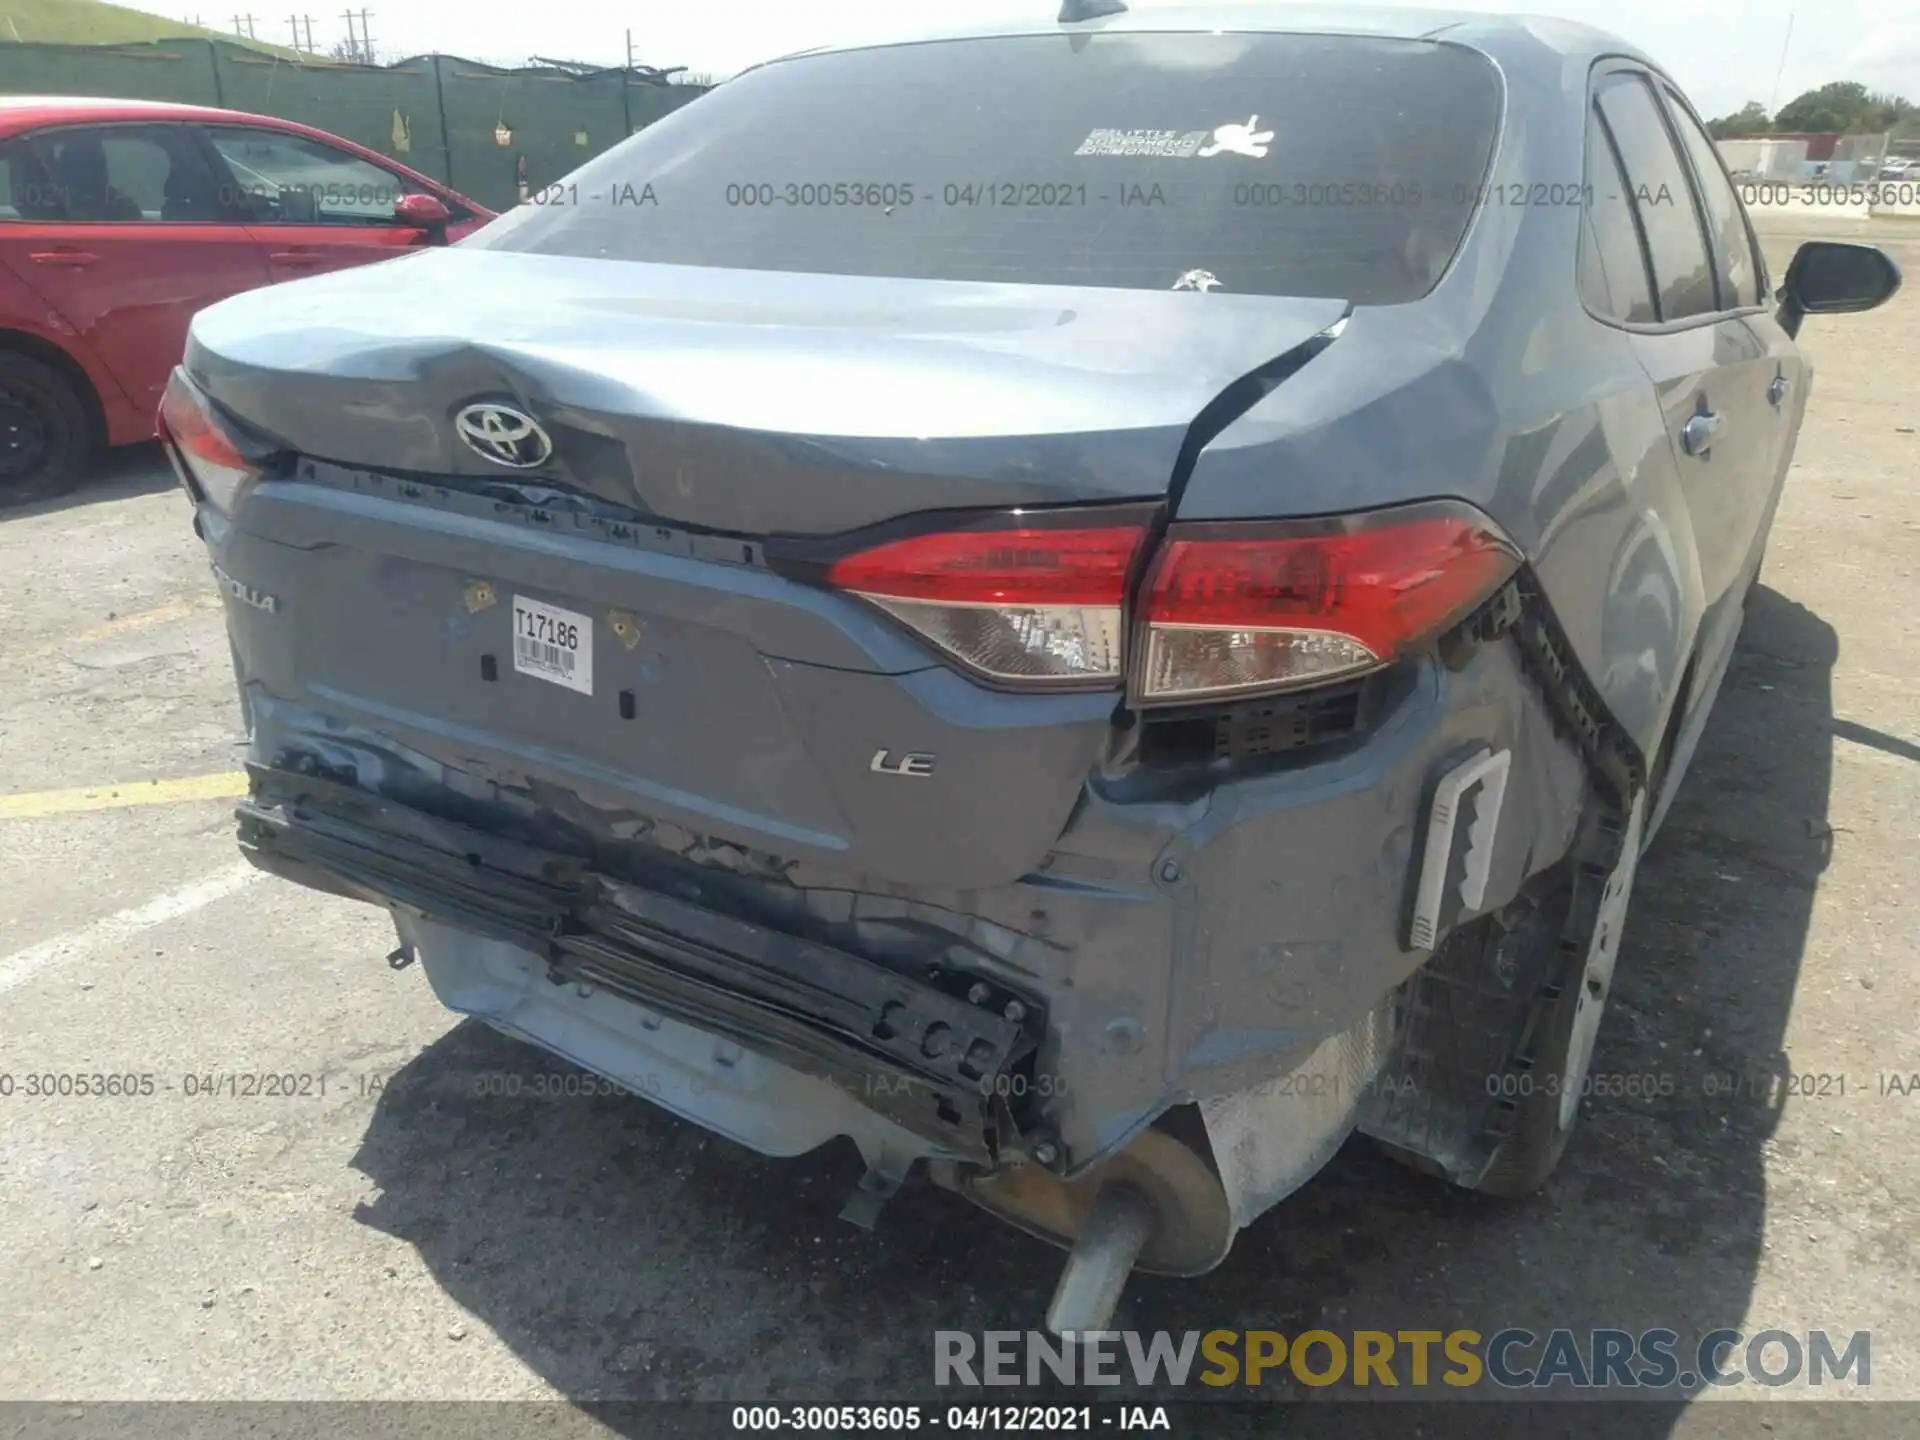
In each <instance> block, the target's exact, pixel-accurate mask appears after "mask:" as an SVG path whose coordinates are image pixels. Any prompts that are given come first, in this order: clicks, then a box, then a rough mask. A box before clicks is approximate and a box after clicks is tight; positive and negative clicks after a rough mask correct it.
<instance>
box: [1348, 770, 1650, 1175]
mask: <svg viewBox="0 0 1920 1440" xmlns="http://www.w3.org/2000/svg"><path fill="white" fill-rule="evenodd" d="M1645 806H1646V800H1645V794H1644V792H1642V794H1641V795H1640V796H1639V797H1637V798H1636V799H1635V801H1634V805H1633V810H1632V812H1631V814H1630V815H1629V817H1628V819H1627V821H1626V823H1625V824H1624V825H1622V824H1620V823H1619V819H1618V815H1617V812H1610V811H1603V810H1599V809H1596V810H1595V811H1592V812H1590V813H1589V814H1588V816H1587V817H1586V818H1585V820H1584V821H1583V823H1582V827H1581V833H1580V836H1579V838H1578V839H1577V840H1576V842H1575V844H1574V847H1573V851H1572V853H1571V854H1569V855H1568V856H1567V858H1566V859H1565V860H1564V861H1563V862H1562V863H1561V864H1559V865H1558V866H1556V867H1555V868H1554V869H1553V870H1552V871H1550V872H1548V873H1546V874H1544V875H1542V876H1540V877H1539V878H1538V880H1537V881H1536V882H1535V883H1533V884H1531V885H1529V886H1528V888H1527V889H1526V890H1525V891H1524V892H1523V893H1522V894H1521V895H1519V896H1518V897H1516V898H1515V899H1514V900H1513V901H1512V903H1510V904H1508V905H1507V906H1505V907H1503V908H1502V909H1501V910H1499V911H1497V912H1495V913H1494V914H1490V915H1486V916H1483V917H1481V918H1480V919H1478V920H1475V921H1473V922H1472V923H1470V924H1468V925H1466V926H1463V927H1462V928H1461V929H1460V930H1458V931H1456V932H1455V933H1454V934H1453V935H1451V936H1449V937H1448V938H1447V940H1446V941H1445V943H1444V944H1442V946H1441V947H1440V949H1439V950H1438V951H1437V952H1436V953H1435V954H1434V957H1433V959H1432V960H1430V961H1429V962H1428V964H1427V966H1426V968H1425V969H1424V970H1423V971H1422V972H1421V974H1420V975H1419V976H1418V977H1417V978H1416V980H1415V982H1414V987H1413V990H1412V993H1411V997H1410V1006H1409V1009H1410V1019H1409V1028H1408V1031H1407V1035H1406V1039H1405V1041H1404V1047H1405V1056H1404V1058H1403V1060H1402V1062H1401V1069H1400V1071H1399V1072H1398V1073H1397V1075H1396V1080H1397V1082H1398V1084H1397V1085H1394V1086H1388V1087H1386V1092H1387V1093H1389V1094H1392V1093H1394V1092H1395V1091H1396V1089H1397V1090H1398V1093H1399V1094H1400V1095H1401V1096H1402V1097H1404V1099H1403V1101H1402V1102H1396V1103H1395V1106H1394V1108H1392V1109H1390V1110H1387V1111H1384V1112H1382V1113H1379V1114H1377V1115H1376V1116H1375V1117H1374V1118H1373V1123H1372V1124H1370V1125H1369V1126H1368V1127H1367V1128H1368V1130H1369V1133H1371V1134H1373V1135H1374V1136H1375V1137H1376V1138H1377V1139H1380V1140H1382V1141H1383V1142H1384V1143H1385V1144H1386V1146H1387V1149H1388V1152H1389V1153H1390V1154H1393V1155H1394V1156H1395V1157H1396V1158H1398V1159H1400V1160H1402V1161H1404V1162H1406V1163H1408V1164H1411V1165H1413V1166H1415V1167H1416V1168H1418V1169H1421V1170H1427V1171H1431V1172H1437V1173H1440V1174H1443V1175H1445V1176H1447V1177H1448V1178H1449V1179H1451V1180H1452V1181H1453V1182H1454V1183H1455V1184H1458V1185H1461V1186H1464V1187H1465V1188H1467V1189H1469V1190H1478V1191H1480V1192H1482V1193H1483V1194H1488V1195H1500V1196H1508V1197H1518V1196H1521V1195H1526V1194H1529V1193H1531V1192H1532V1191H1534V1190H1537V1189H1538V1188H1539V1187H1540V1186H1541V1185H1542V1184H1543V1183H1544V1182H1545V1181H1546V1179H1547V1177H1548V1176H1549V1175H1550V1174H1552V1173H1553V1169H1554V1166H1555V1165H1557V1164H1558V1163H1559V1161H1560V1157H1561V1155H1562V1154H1563V1153H1565V1151H1566V1148H1567V1142H1568V1140H1569V1139H1571V1138H1572V1135H1573V1128H1574V1125H1575V1124H1576V1122H1577V1121H1578V1120H1579V1116H1580V1101H1581V1099H1582V1098H1583V1097H1584V1096H1585V1095H1587V1094H1588V1093H1589V1091H1590V1089H1591V1084H1590V1069H1591V1066H1592V1062H1593V1051H1594V1042H1595V1040H1596V1038H1597V1037H1598V1034H1599V1030H1600V1021H1601V1018H1602V1017H1603V1016H1604V1015H1605V1013H1606V1005H1607V998H1608V996H1609V995H1610V994H1611V992H1612V988H1613V972H1614V961H1615V958H1616V957H1617V955H1618V953H1619V942H1620V932H1621V929H1622V927H1623V926H1624V924H1625V922H1626V914H1627V903H1628V900H1629V899H1630V898H1631V896H1632V891H1633V877H1634V870H1635V861H1636V860H1637V859H1638V855H1639V849H1640V832H1641V827H1642V823H1643V816H1644V814H1645Z"/></svg>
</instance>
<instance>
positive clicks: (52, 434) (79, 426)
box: [0, 352, 94, 507]
mask: <svg viewBox="0 0 1920 1440" xmlns="http://www.w3.org/2000/svg"><path fill="white" fill-rule="evenodd" d="M93 451H94V436H93V427H92V425H91V424H89V423H88V419H87V405H86V401H85V400H83V399H82V398H81V396H80V394H79V392H78V391H77V390H75V388H74V386H73V383H72V382H71V381H70V380H68V379H67V377H66V376H64V375H62V374H61V373H60V372H59V371H58V370H55V369H54V368H53V367H52V366H51V365H48V364H46V363H44V362H43V361H40V360H36V359H34V358H33V357H32V356H30V355H20V354H16V353H6V352H0V507H4V506H8V505H25V504H27V503H29V502H30V501H34V500H46V499H49V498H51V497H52V496H55V495H61V494H64V493H65V492H66V491H68V490H71V489H72V488H73V487H74V485H75V484H77V483H78V482H79V480H80V478H81V477H82V476H83V475H85V474H86V473H87V465H88V462H89V461H90V460H91V459H92V457H93Z"/></svg>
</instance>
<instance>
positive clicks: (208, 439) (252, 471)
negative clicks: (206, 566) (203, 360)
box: [160, 371, 260, 515]
mask: <svg viewBox="0 0 1920 1440" xmlns="http://www.w3.org/2000/svg"><path fill="white" fill-rule="evenodd" d="M160 436H161V438H162V439H163V440H165V441H167V442H168V443H170V444H171V445H172V446H173V448H174V450H175V452H176V453H177V454H178V455H179V457H180V460H181V463H183V464H184V465H185V466H186V467H187V471H188V473H189V475H190V476H191V477H192V479H193V481H194V483H195V484H196V485H197V486H198V488H199V490H200V493H201V494H202V495H204V496H206V498H207V499H208V500H209V501H211V502H212V503H213V505H214V506H215V507H216V508H217V509H219V511H220V512H221V514H223V515H227V514H231V513H232V512H233V502H234V499H235V498H236V497H237V496H238V495H239V493H240V490H241V487H243V486H244V485H245V484H246V483H247V482H248V481H250V480H253V479H255V478H256V477H258V476H259V474H260V466H258V465H256V464H255V463H253V461H251V460H249V459H248V458H247V457H246V456H245V455H243V454H241V453H240V450H239V447H238V446H237V445H236V444H235V443H234V439H233V437H232V436H231V435H230V434H229V433H228V432H227V430H226V429H225V428H224V427H223V426H222V425H221V423H220V421H219V419H218V417H216V416H215V415H214V413H213V411H212V408H211V407H210V406H209V405H208V404H207V402H206V399H205V397H203V396H202V395H201V394H200V393H199V391H197V390H195V389H194V388H193V386H192V384H191V383H190V382H188V381H187V380H185V379H184V378H182V376H181V375H180V374H179V372H178V371H176V372H175V373H174V376H173V378H172V379H171V380H170V381H168V383H167V392H166V394H165V395H164V396H162V397H161V400H160Z"/></svg>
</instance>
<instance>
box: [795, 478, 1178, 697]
mask: <svg viewBox="0 0 1920 1440" xmlns="http://www.w3.org/2000/svg"><path fill="white" fill-rule="evenodd" d="M1081 518H1082V523H1081V524H1080V525H1078V526H1074V525H1071V524H1065V525H1062V524H1055V523H1052V520H1051V519H1050V518H1049V517H1042V516H1027V517H1022V516H1019V515H1015V516H1012V517H1009V519H1008V521H1007V523H1006V524H1004V525H1001V526H997V527H995V528H991V529H971V530H960V531H949V532H945V533H941V534H934V535H917V536H912V537H909V538H907V539H903V540H894V541H890V542H888V543H886V544H882V545H878V546H875V547H874V548H872V549H868V550H862V551H860V552H858V553H856V554H854V555H850V556H847V557H845V558H843V559H840V560H837V561H835V562H834V563H833V564H832V566H831V567H830V568H829V570H828V572H827V579H828V583H830V584H832V585H834V586H836V587H838V588H839V589H842V590H847V591H850V592H852V593H853V594H856V595H859V596H861V597H863V598H864V599H866V600H868V601H870V602H872V603H873V604H875V605H877V606H879V607H880V608H881V609H882V610H885V611H886V612H887V613H888V614H890V615H892V616H893V617H894V618H895V619H897V620H899V621H901V622H902V623H903V624H905V625H908V626H910V627H911V628H913V629H914V630H916V631H918V632H919V633H920V634H921V635H924V636H925V637H926V638H927V639H928V640H930V641H932V642H933V643H934V644H935V645H937V646H939V647H940V648H941V649H942V650H944V651H946V652H947V653H948V654H949V655H952V656H953V657H954V658H955V659H957V660H959V661H960V662H961V663H962V664H964V665H966V666H968V667H969V668H971V669H973V670H976V671H978V672H980V673H981V674H983V675H986V676H988V677H990V678H992V679H995V680H1003V681H1013V682H1029V683H1040V684H1061V683H1074V682H1083V683H1090V682H1097V681H1107V682H1113V681H1117V680H1118V679H1119V678H1120V675H1121V670H1122V666H1123V665H1124V663H1125V648H1124V629H1125V625H1124V616H1125V608H1126V596H1127V578H1128V575H1129V573H1130V571H1131V569H1132V566H1133V560H1134V556H1135V554H1136V553H1138V551H1139V549H1140V544H1141V541H1142V540H1143V539H1144V538H1145V537H1146V533H1147V531H1146V523H1145V520H1144V518H1143V519H1141V520H1139V521H1137V522H1126V523H1112V524H1086V523H1084V515H1083V516H1082V517H1081Z"/></svg>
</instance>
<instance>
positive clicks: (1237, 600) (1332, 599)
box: [1132, 504, 1518, 704]
mask: <svg viewBox="0 0 1920 1440" xmlns="http://www.w3.org/2000/svg"><path fill="white" fill-rule="evenodd" d="M1517 565H1518V557H1517V555H1516V553H1515V551H1514V548H1513V546H1512V544H1511V543H1510V542H1509V541H1508V540H1507V539H1506V538H1505V537H1504V536H1502V535H1501V534H1500V533H1499V531H1497V530H1496V529H1495V528H1494V527H1493V525H1492V524H1491V523H1490V522H1489V521H1487V520H1485V519H1484V518H1482V517H1480V516H1478V515H1477V514H1475V513H1474V512H1472V511H1470V510H1467V509H1466V508H1465V507H1464V506H1454V505H1451V504H1442V505H1422V506H1414V507H1408V508H1406V509H1402V510H1388V511H1376V512H1374V513H1372V514H1368V515H1361V516H1356V517H1351V518H1348V519H1342V520H1335V521H1314V522H1304V523H1293V524H1255V525H1233V524H1205V525H1191V526H1183V525H1175V526H1173V527H1172V528H1171V529H1170V530H1169V531H1168V533H1167V538H1166V540H1165V542H1164V543H1163V544H1162V545H1161V547H1160V550H1159V553H1158V554H1157V555H1156V556H1155V559H1154V564H1153V569H1152V571H1151V573H1150V574H1149V576H1148V579H1147V584H1146V597H1145V603H1144V605H1143V607H1142V610H1143V616H1142V618H1143V621H1144V625H1145V636H1144V640H1143V643H1142V644H1141V645H1140V646H1139V650H1138V653H1139V657H1140V658H1139V666H1138V671H1137V673H1136V675H1135V676H1134V683H1133V687H1132V688H1133V694H1134V698H1135V700H1136V701H1137V702H1139V703H1141V704H1169V703H1179V702H1182V701H1189V700H1204V699H1210V698H1213V697H1216V696H1226V695H1239V694H1245V693H1252V692H1259V691H1271V690H1283V689H1292V688H1295V687H1298V686H1303V685H1313V684H1318V683H1320V682H1323V681H1329V680H1339V679H1344V678H1347V677H1349V676H1353V675H1358V674H1361V673H1362V672H1364V671H1368V670H1372V669H1375V668H1376V667H1378V666H1381V665H1384V664H1387V663H1388V662H1389V661H1392V660H1394V659H1396V658H1398V657H1399V656H1401V655H1404V654H1406V653H1408V652H1409V651H1410V650H1413V649H1415V648H1417V647H1419V646H1421V645H1424V644H1426V643H1427V642H1429V641H1431V640H1433V639H1434V638H1435V637H1436V636H1438V635H1439V634H1441V633H1442V632H1443V631H1445V630H1446V629H1448V628H1449V627H1450V626H1452V625H1454V624H1456V623H1457V622H1458V621H1460V620H1461V619H1463V618H1464V617H1465V616H1466V615H1467V614H1468V613H1469V612H1471V611H1472V610H1473V609H1474V608H1475V607H1476V606H1478V605H1479V604H1480V603H1481V602H1482V601H1484V600H1486V599H1487V597H1488V596H1489V595H1491V594H1492V593H1493V592H1494V591H1495V590H1496V589H1497V588H1499V586H1500V585H1501V584H1503V583H1504V582H1505V581H1506V579H1507V578H1508V577H1509V576H1510V575H1512V574H1513V572H1514V570H1515V568H1516V567H1517Z"/></svg>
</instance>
